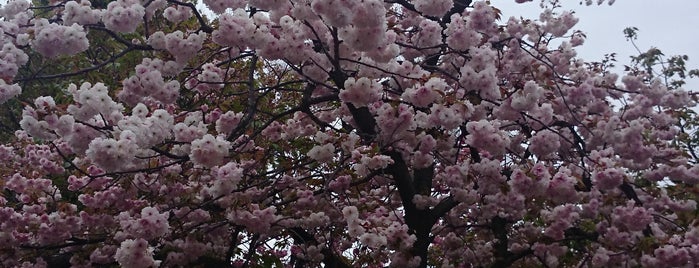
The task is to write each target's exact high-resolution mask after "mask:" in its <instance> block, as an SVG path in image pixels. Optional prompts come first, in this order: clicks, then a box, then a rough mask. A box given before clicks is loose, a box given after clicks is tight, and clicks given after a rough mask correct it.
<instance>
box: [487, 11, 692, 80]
mask: <svg viewBox="0 0 699 268" xmlns="http://www.w3.org/2000/svg"><path fill="white" fill-rule="evenodd" d="M491 2H492V4H493V6H495V7H498V8H500V9H501V10H502V11H503V14H504V20H505V21H507V18H509V17H510V16H516V17H518V16H520V15H521V16H524V17H525V18H537V17H538V15H537V14H539V13H540V11H541V8H540V7H539V2H540V1H539V0H534V1H533V2H529V3H526V4H516V3H515V1H514V0H491ZM561 2H562V3H563V9H564V10H573V11H575V13H576V16H577V17H578V18H579V19H580V21H579V22H578V24H577V25H576V26H575V27H574V29H577V30H581V31H583V32H584V33H585V34H586V35H587V39H586V41H585V44H584V45H583V46H582V47H578V48H577V51H578V56H579V57H581V58H583V59H585V60H587V61H592V60H600V59H602V57H603V56H604V54H607V53H612V52H615V53H617V60H618V65H619V66H621V65H623V64H626V63H629V62H630V59H629V56H630V55H638V53H636V52H635V49H634V48H633V45H631V43H629V42H627V41H626V38H625V37H624V34H623V32H622V31H623V30H624V28H627V27H637V28H638V29H639V31H638V39H637V40H636V41H635V42H636V44H637V45H638V47H639V48H640V49H641V50H642V51H644V52H645V51H647V50H648V49H649V48H651V47H657V48H659V49H661V50H662V51H663V53H664V54H665V55H687V56H689V62H688V67H689V68H690V69H697V68H699V44H697V43H698V42H699V35H698V34H699V1H698V0H617V1H616V2H615V3H614V4H613V5H611V6H609V5H607V4H602V5H601V6H597V5H596V4H595V5H591V6H585V5H580V4H579V3H580V0H562V1H561ZM595 2H596V1H595ZM688 82H689V83H688V86H687V87H686V89H688V90H692V91H699V79H693V80H692V81H688Z"/></svg>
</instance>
